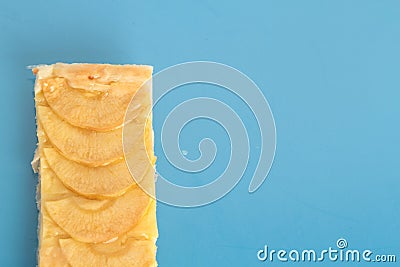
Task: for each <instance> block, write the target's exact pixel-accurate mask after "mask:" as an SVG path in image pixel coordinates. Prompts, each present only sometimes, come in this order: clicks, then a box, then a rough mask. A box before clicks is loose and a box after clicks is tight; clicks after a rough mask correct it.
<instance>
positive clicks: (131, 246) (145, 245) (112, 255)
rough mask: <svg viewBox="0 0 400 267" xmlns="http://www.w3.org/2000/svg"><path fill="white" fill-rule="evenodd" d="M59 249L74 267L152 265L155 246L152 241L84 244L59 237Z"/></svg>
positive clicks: (140, 266) (136, 266) (143, 266)
mask: <svg viewBox="0 0 400 267" xmlns="http://www.w3.org/2000/svg"><path fill="white" fill-rule="evenodd" d="M59 243H60V246H61V250H62V251H63V253H64V255H65V257H66V258H67V260H68V262H69V264H70V265H71V266H74V267H88V266H91V267H105V266H107V267H152V266H154V267H155V266H157V263H156V261H155V254H156V246H155V244H154V243H153V242H152V241H144V240H134V239H131V240H128V241H127V242H126V243H125V244H121V243H119V242H118V243H117V244H114V242H113V243H109V244H85V243H82V242H79V241H75V240H74V239H71V238H69V239H60V240H59Z"/></svg>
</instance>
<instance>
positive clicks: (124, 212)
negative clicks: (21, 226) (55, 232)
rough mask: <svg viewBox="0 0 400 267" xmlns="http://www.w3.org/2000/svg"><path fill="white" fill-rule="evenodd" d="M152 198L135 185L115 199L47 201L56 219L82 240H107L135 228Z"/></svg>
mask: <svg viewBox="0 0 400 267" xmlns="http://www.w3.org/2000/svg"><path fill="white" fill-rule="evenodd" d="M150 200H151V198H150V197H149V196H148V195H147V194H146V193H145V192H144V191H143V190H142V189H140V188H139V187H134V188H132V189H131V190H129V191H128V192H126V193H125V194H124V195H122V196H121V197H119V198H117V199H115V200H108V201H99V200H88V199H85V198H82V197H77V196H74V197H67V198H64V199H61V200H57V201H46V202H45V207H46V209H47V211H48V213H49V215H50V217H51V218H52V219H53V221H54V222H55V223H56V224H58V225H59V226H60V227H61V228H62V229H63V230H64V231H66V232H67V233H68V234H69V235H70V236H71V237H73V238H74V239H76V240H78V241H81V242H87V243H89V242H91V243H99V242H106V241H108V240H111V239H113V238H116V237H118V236H121V235H122V234H124V233H126V232H127V231H129V230H130V229H132V228H133V227H134V226H135V225H136V224H137V223H138V222H139V221H140V220H141V218H142V217H143V215H144V214H145V212H146V210H147V207H148V206H149V203H150Z"/></svg>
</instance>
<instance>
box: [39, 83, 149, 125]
mask: <svg viewBox="0 0 400 267" xmlns="http://www.w3.org/2000/svg"><path fill="white" fill-rule="evenodd" d="M86 80H87V78H86ZM40 82H41V88H42V91H43V94H44V97H45V99H46V101H47V103H48V105H49V106H50V107H51V108H52V110H53V111H54V112H55V113H56V114H57V115H58V116H60V117H61V118H63V119H64V120H66V121H67V122H68V123H70V124H72V125H74V126H77V127H81V128H87V129H90V130H96V131H109V130H113V129H115V128H117V127H119V126H121V125H123V122H124V118H125V113H126V111H127V108H128V105H129V103H130V102H131V100H132V105H131V106H132V107H135V108H130V109H129V114H128V115H127V116H128V118H131V119H132V118H135V117H136V116H138V114H139V113H140V112H141V111H142V110H143V109H147V107H149V106H150V104H151V98H150V97H149V96H150V95H151V94H150V87H149V86H148V84H146V83H144V82H145V81H144V80H143V79H142V80H137V81H135V82H115V83H111V84H109V85H108V84H106V85H103V84H101V85H98V86H97V87H96V88H97V89H95V88H92V90H86V89H82V88H72V87H71V86H70V85H69V84H68V82H67V80H66V79H65V78H48V79H44V80H41V81H40ZM99 86H101V88H99Z"/></svg>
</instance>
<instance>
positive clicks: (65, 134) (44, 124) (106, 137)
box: [37, 106, 147, 166]
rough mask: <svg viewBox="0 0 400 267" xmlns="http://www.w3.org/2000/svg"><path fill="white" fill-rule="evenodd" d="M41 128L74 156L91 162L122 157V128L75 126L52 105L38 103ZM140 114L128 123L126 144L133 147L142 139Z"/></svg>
mask: <svg viewBox="0 0 400 267" xmlns="http://www.w3.org/2000/svg"><path fill="white" fill-rule="evenodd" d="M37 113H38V118H39V121H40V122H41V128H42V129H43V130H44V132H45V133H46V135H47V137H48V139H49V140H50V142H51V143H52V144H53V145H54V146H55V147H57V148H58V149H59V150H60V151H61V152H62V153H63V154H64V155H65V156H66V157H68V158H69V159H71V160H74V161H77V162H80V163H84V164H87V165H90V166H102V165H107V164H109V163H111V162H113V161H115V160H117V159H121V158H122V157H123V147H122V128H120V129H116V130H113V131H109V132H96V131H92V130H87V129H83V128H78V127H74V126H72V125H71V124H69V123H67V122H66V121H63V120H62V119H61V118H60V117H59V116H57V115H55V114H54V113H53V112H52V110H51V109H50V108H49V107H46V106H37ZM143 116H144V117H141V118H137V119H135V120H133V121H132V122H130V123H129V124H127V125H125V127H124V128H127V129H125V130H124V131H125V132H128V133H129V139H128V141H127V142H126V144H127V145H126V147H127V148H130V149H133V148H134V144H135V143H136V142H137V141H138V140H140V139H141V140H143V138H144V137H143V134H144V127H145V122H146V118H145V116H147V115H144V114H143Z"/></svg>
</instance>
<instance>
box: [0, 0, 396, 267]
mask: <svg viewBox="0 0 400 267" xmlns="http://www.w3.org/2000/svg"><path fill="white" fill-rule="evenodd" d="M399 12H400V2H398V1H367V0H359V1H355V0H353V1H347V0H336V1H319V0H315V1H310V0H305V1H295V0H293V1H288V0H285V1H254V2H253V1H236V2H235V1H165V2H162V1H159V2H156V1H75V0H71V1H64V2H61V1H42V0H36V1H2V2H1V4H0V34H1V35H0V39H1V42H0V59H1V61H0V81H1V97H0V116H1V125H2V126H1V130H2V131H1V138H0V144H1V145H0V147H1V155H0V162H1V165H2V166H1V179H0V188H1V192H0V200H1V206H0V208H1V210H0V214H1V216H2V218H1V221H0V237H1V238H0V265H1V266H35V262H36V258H35V257H36V252H35V250H36V247H37V239H36V227H37V210H36V205H35V186H36V183H37V178H36V177H35V175H34V174H33V173H32V171H31V168H30V161H31V159H32V155H33V151H34V149H35V145H36V136H35V121H34V119H35V117H34V102H33V94H32V88H33V76H32V75H31V73H30V72H29V71H27V70H26V69H25V66H27V65H31V64H38V63H53V62H58V61H64V62H109V63H142V64H151V65H154V66H155V72H157V71H160V70H162V69H163V68H165V67H168V66H171V65H173V64H176V63H181V62H185V61H192V60H211V61H217V62H221V63H225V64H228V65H231V66H233V67H235V68H237V69H239V70H241V71H242V72H244V73H246V74H247V75H248V76H250V77H251V78H252V79H253V80H254V81H255V82H256V83H257V84H258V85H259V87H260V88H261V89H262V90H263V92H264V94H265V96H266V98H267V99H268V101H269V104H270V106H271V108H272V111H273V113H274V116H275V121H276V126H277V137H278V142H277V151H276V158H275V161H274V165H273V167H272V170H271V172H270V174H269V176H268V178H267V180H266V182H265V183H264V184H263V185H262V187H261V188H260V189H259V190H258V191H257V192H256V193H254V194H249V193H248V192H247V188H248V184H249V182H250V180H251V175H252V173H253V172H254V169H255V163H256V160H257V156H258V155H257V151H256V150H255V152H254V153H253V154H252V155H251V161H250V163H249V166H248V170H247V171H246V174H245V176H244V177H243V179H242V180H241V182H240V183H239V185H238V186H237V187H236V188H235V189H234V190H233V191H232V192H231V193H229V194H228V195H227V196H226V197H225V198H223V199H221V200H220V201H218V202H216V203H214V204H212V205H208V206H205V207H201V208H194V209H181V208H175V207H170V206H167V205H163V204H160V205H159V206H158V219H159V229H160V238H159V241H158V246H159V251H158V256H157V258H158V261H159V264H160V266H193V267H194V266H287V265H294V263H286V264H285V263H280V262H273V263H271V262H264V263H262V262H259V261H258V260H257V257H256V253H257V251H258V250H259V249H261V248H262V247H263V246H264V245H265V244H267V245H269V246H270V247H271V248H274V249H279V248H284V249H288V250H290V249H292V248H293V249H299V250H301V249H307V248H313V249H316V250H317V249H324V248H327V247H329V246H332V247H335V242H336V240H337V239H338V238H340V237H345V238H346V239H347V241H348V243H349V247H350V248H359V249H371V250H373V251H374V252H376V253H382V254H385V253H386V254H396V253H397V258H398V261H400V254H398V253H399V251H400V243H399V237H400V236H399V228H400V197H399V196H400V171H399V165H400V164H399V163H400V157H399V149H400V142H399V137H400V124H399V123H400V119H399V118H400V79H399V77H400V76H399V71H400V49H399V47H400V16H399ZM188 88H189V87H188ZM193 88H196V87H195V86H194V87H193ZM213 88H214V87H212V86H204V87H203V90H183V89H182V90H177V91H176V92H174V93H175V96H176V97H173V96H171V97H170V98H168V99H169V100H168V101H167V102H166V103H165V104H164V105H162V106H160V108H159V110H160V111H159V113H157V114H156V115H155V122H154V123H155V125H154V126H155V129H156V137H157V134H159V129H160V125H161V123H162V120H163V118H162V115H163V114H166V113H167V112H168V110H169V109H171V108H172V107H173V106H175V105H176V104H178V103H179V101H180V100H185V99H187V98H190V97H192V96H194V95H196V96H210V95H211V96H213V97H216V98H219V99H226V101H227V103H228V104H229V103H230V104H231V105H232V106H233V107H235V108H236V109H237V112H238V113H239V114H241V112H242V113H243V114H244V115H242V116H243V117H246V118H247V117H249V118H248V122H247V123H249V125H251V124H252V123H254V122H252V119H251V116H248V114H249V110H248V109H247V108H246V107H245V106H243V105H242V104H241V103H239V102H237V100H236V99H235V98H234V97H232V96H229V94H228V93H227V92H226V91H224V90H219V89H218V88H217V89H215V90H213ZM174 101H175V102H174ZM235 101H236V102H235ZM235 103H236V104H235ZM246 114H247V115H246ZM210 123H211V122H209V121H198V122H193V124H192V125H188V126H187V128H185V129H184V131H183V135H182V140H181V141H182V146H183V147H184V148H185V150H187V151H188V152H189V154H188V157H189V158H190V157H193V158H196V156H198V155H197V154H196V153H198V151H196V149H195V148H196V147H197V142H198V140H199V138H200V139H201V138H204V137H208V136H210V137H212V138H214V139H215V141H216V143H217V145H218V146H219V151H222V152H223V153H226V151H225V152H224V151H223V149H221V148H223V147H224V146H225V145H226V143H227V140H226V138H227V136H226V133H225V132H224V131H223V129H221V128H220V127H218V126H217V125H213V124H212V123H211V124H210ZM205 125H209V126H210V127H204V126H205ZM249 127H251V126H249ZM256 136H257V135H256V134H254V135H253V134H251V137H252V138H253V139H254V138H255V137H256ZM253 139H252V140H253ZM159 142H160V139H159V138H158V139H156V151H157V152H160V143H159ZM256 145H257V141H256V140H253V146H256ZM159 157H160V160H159V163H158V164H159V171H160V172H163V173H164V174H165V175H166V176H168V177H178V178H176V179H178V180H179V177H186V176H185V175H182V176H181V174H179V172H177V170H174V169H173V168H171V167H168V164H167V162H166V161H165V160H164V158H163V156H162V155H159ZM225 161H226V160H224V157H223V156H221V157H220V158H219V159H218V160H217V161H216V163H215V164H216V165H215V166H213V168H212V169H210V170H209V171H210V172H211V173H209V174H207V175H206V176H205V178H204V177H203V178H201V177H200V178H199V179H206V180H207V179H209V178H210V177H213V176H212V175H213V174H218V173H219V172H220V171H221V170H223V168H224V166H225V165H224V164H226V162H225ZM174 175H175V176H174ZM187 179H189V183H190V179H193V177H189V178H187ZM187 182H188V181H185V182H183V183H187ZM200 182H201V181H200ZM364 264H365V265H367V263H364ZM364 264H362V263H353V264H351V266H361V265H362V266H364ZM397 264H398V263H397ZM308 265H309V266H314V265H319V266H322V265H323V266H343V263H330V262H325V263H323V264H322V265H321V263H320V264H315V263H314V264H313V263H309V264H305V263H304V264H302V265H301V266H308ZM369 265H371V264H369ZM373 265H375V264H373ZM376 265H381V264H376ZM382 265H384V264H382ZM388 266H396V264H388Z"/></svg>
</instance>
